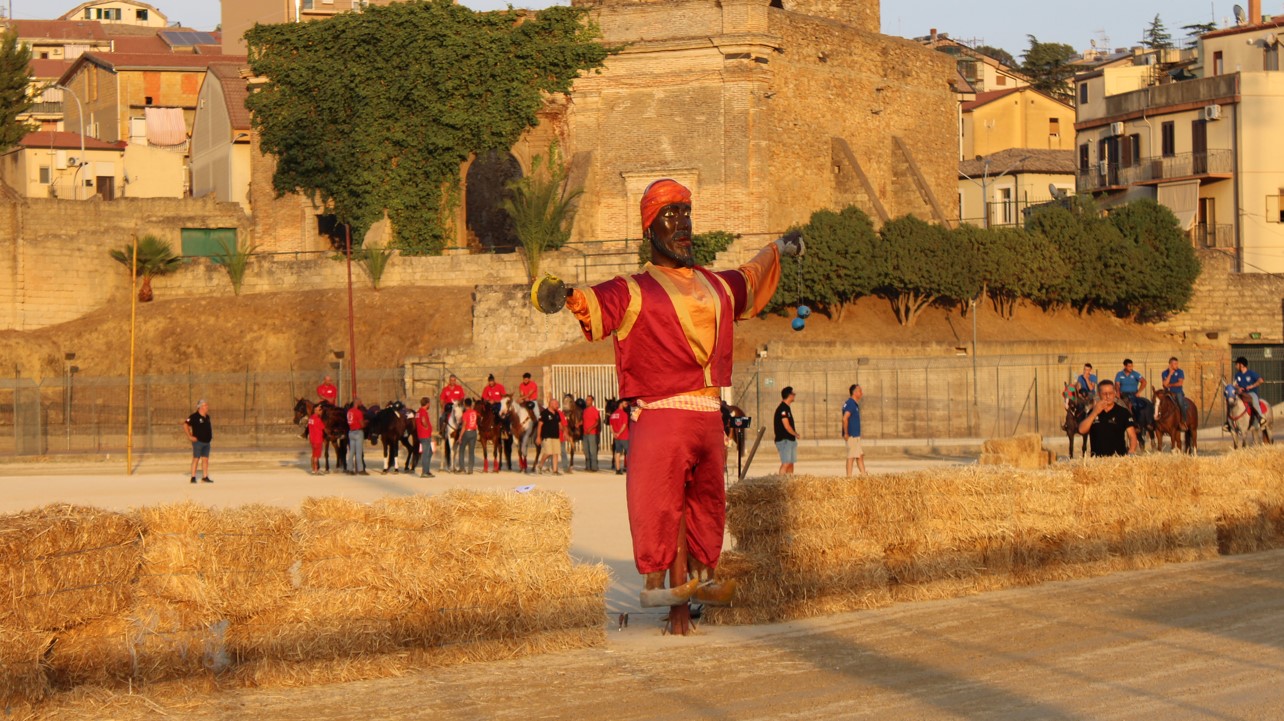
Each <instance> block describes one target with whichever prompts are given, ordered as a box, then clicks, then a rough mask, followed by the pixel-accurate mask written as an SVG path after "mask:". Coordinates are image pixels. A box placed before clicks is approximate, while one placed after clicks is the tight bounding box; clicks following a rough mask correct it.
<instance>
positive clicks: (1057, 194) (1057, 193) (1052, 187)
mask: <svg viewBox="0 0 1284 721" xmlns="http://www.w3.org/2000/svg"><path fill="white" fill-rule="evenodd" d="M1048 193H1049V194H1051V195H1052V199H1053V200H1061V199H1062V198H1064V197H1066V191H1064V190H1062V189H1061V188H1058V187H1057V184H1056V183H1048Z"/></svg>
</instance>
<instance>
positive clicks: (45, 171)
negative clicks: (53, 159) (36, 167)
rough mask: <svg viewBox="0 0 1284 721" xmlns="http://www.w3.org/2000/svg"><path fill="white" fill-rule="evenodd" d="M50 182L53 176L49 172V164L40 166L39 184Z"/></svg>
mask: <svg viewBox="0 0 1284 721" xmlns="http://www.w3.org/2000/svg"><path fill="white" fill-rule="evenodd" d="M14 157H15V158H16V157H18V156H16V155H15V156H14ZM51 182H53V176H52V175H51V174H50V172H49V166H48V165H42V166H40V184H41V185H48V184H50V183H51Z"/></svg>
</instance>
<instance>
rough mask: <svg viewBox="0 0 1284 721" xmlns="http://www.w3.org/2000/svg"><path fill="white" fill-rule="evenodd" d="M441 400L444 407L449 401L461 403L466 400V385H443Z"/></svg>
mask: <svg viewBox="0 0 1284 721" xmlns="http://www.w3.org/2000/svg"><path fill="white" fill-rule="evenodd" d="M440 400H441V405H442V407H443V408H445V407H446V404H447V403H459V402H460V401H462V400H464V387H463V386H461V385H459V384H458V383H456V384H454V385H448V386H445V387H443V388H442V389H441V398H440Z"/></svg>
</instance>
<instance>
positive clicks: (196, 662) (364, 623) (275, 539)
mask: <svg viewBox="0 0 1284 721" xmlns="http://www.w3.org/2000/svg"><path fill="white" fill-rule="evenodd" d="M569 547H570V503H569V501H568V500H567V498H566V497H565V496H564V495H562V494H553V493H532V494H525V495H518V494H504V495H498V494H484V493H469V492H452V493H448V494H446V495H443V496H437V497H432V498H429V497H412V498H403V499H396V500H387V501H382V502H379V503H376V504H373V505H365V504H359V503H354V502H351V501H346V500H341V499H311V500H308V501H306V502H305V504H304V506H303V508H302V512H301V513H296V512H292V511H288V510H284V509H279V508H271V507H266V506H246V507H240V508H232V509H223V510H218V509H210V508H206V507H202V506H197V505H193V504H179V505H172V506H158V507H149V508H143V509H139V510H138V511H135V512H132V513H129V514H119V513H108V512H104V511H99V510H95V509H86V508H75V507H69V506H57V507H49V508H47V509H42V510H40V511H36V512H32V513H25V514H17V515H13V516H6V517H0V592H3V596H0V684H2V685H0V691H2V692H3V693H2V694H0V695H2V696H3V698H2V699H0V703H5V704H8V703H23V702H25V703H32V702H37V701H39V700H41V699H42V698H43V697H45V696H47V695H48V693H49V692H50V691H51V690H61V689H69V688H73V687H76V686H79V685H83V684H97V685H106V686H124V685H129V686H131V687H137V686H138V685H140V684H149V683H155V682H159V681H165V680H170V679H177V680H183V679H193V678H199V679H205V680H209V679H217V680H218V682H219V683H227V682H231V683H248V684H264V683H274V684H282V683H286V684H289V683H312V682H320V681H329V680H346V679H351V678H358V677H370V676H376V675H387V674H391V673H397V672H401V671H403V670H405V669H406V668H410V667H418V666H425V665H429V664H445V663H454V662H458V661H462V660H475V659H486V658H503V657H509V656H513V655H518V654H523V653H535V652H540V651H546V650H557V649H564V648H574V647H583V646H587V645H596V644H600V643H602V642H604V640H605V630H604V625H603V623H602V619H603V616H604V613H605V589H606V585H607V583H608V581H609V578H608V573H607V571H606V569H605V567H603V566H600V565H599V566H574V565H572V563H571V560H570V556H569V555H568V550H569Z"/></svg>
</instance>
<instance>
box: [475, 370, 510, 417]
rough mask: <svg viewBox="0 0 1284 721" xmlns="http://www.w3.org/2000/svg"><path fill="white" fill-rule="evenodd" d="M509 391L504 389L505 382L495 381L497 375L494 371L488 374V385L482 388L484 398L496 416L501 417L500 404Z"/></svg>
mask: <svg viewBox="0 0 1284 721" xmlns="http://www.w3.org/2000/svg"><path fill="white" fill-rule="evenodd" d="M506 395H508V391H506V390H504V384H503V383H496V382H495V375H494V374H493V373H492V374H490V375H488V376H486V387H485V388H482V393H481V397H482V400H483V401H485V402H486V404H487V405H488V406H489V407H490V410H491V412H492V413H494V414H495V417H496V418H499V404H500V402H502V401H503V400H504V396H506Z"/></svg>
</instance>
